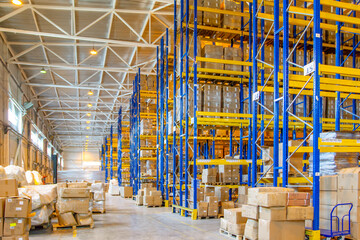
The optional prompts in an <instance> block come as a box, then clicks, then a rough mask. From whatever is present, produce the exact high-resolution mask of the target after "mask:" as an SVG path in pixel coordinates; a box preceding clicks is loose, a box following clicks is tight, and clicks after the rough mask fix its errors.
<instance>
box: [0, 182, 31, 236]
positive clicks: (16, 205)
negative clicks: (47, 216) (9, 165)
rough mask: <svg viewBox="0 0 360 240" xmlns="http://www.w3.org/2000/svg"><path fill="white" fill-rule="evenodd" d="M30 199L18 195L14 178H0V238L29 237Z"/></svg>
mask: <svg viewBox="0 0 360 240" xmlns="http://www.w3.org/2000/svg"><path fill="white" fill-rule="evenodd" d="M30 213H31V199H30V198H27V197H19V196H18V182H17V181H16V180H15V179H3V180H0V238H1V237H2V239H5V240H12V239H23V240H28V239H29V231H30V225H31V220H30Z"/></svg>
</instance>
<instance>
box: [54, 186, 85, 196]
mask: <svg viewBox="0 0 360 240" xmlns="http://www.w3.org/2000/svg"><path fill="white" fill-rule="evenodd" d="M59 197H61V198H88V197H90V189H89V188H60V192H59Z"/></svg>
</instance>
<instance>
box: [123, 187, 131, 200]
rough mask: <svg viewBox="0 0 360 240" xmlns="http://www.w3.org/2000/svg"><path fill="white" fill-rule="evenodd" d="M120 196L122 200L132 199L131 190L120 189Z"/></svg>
mask: <svg viewBox="0 0 360 240" xmlns="http://www.w3.org/2000/svg"><path fill="white" fill-rule="evenodd" d="M120 196H121V197H123V198H132V196H133V188H132V187H127V186H121V187H120Z"/></svg>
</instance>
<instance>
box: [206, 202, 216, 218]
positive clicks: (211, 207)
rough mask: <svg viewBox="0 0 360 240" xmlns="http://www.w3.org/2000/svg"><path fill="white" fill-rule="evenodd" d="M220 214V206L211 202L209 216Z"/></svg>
mask: <svg viewBox="0 0 360 240" xmlns="http://www.w3.org/2000/svg"><path fill="white" fill-rule="evenodd" d="M218 215H219V206H218V205H214V204H209V207H208V216H209V217H217V216H218Z"/></svg>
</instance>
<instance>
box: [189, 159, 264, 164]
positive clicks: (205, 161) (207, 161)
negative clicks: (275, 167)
mask: <svg viewBox="0 0 360 240" xmlns="http://www.w3.org/2000/svg"><path fill="white" fill-rule="evenodd" d="M251 163H252V160H246V159H241V160H228V159H197V160H196V165H249V164H251ZM193 164H194V163H193V162H191V165H193ZM257 164H258V165H262V160H258V161H257Z"/></svg>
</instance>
